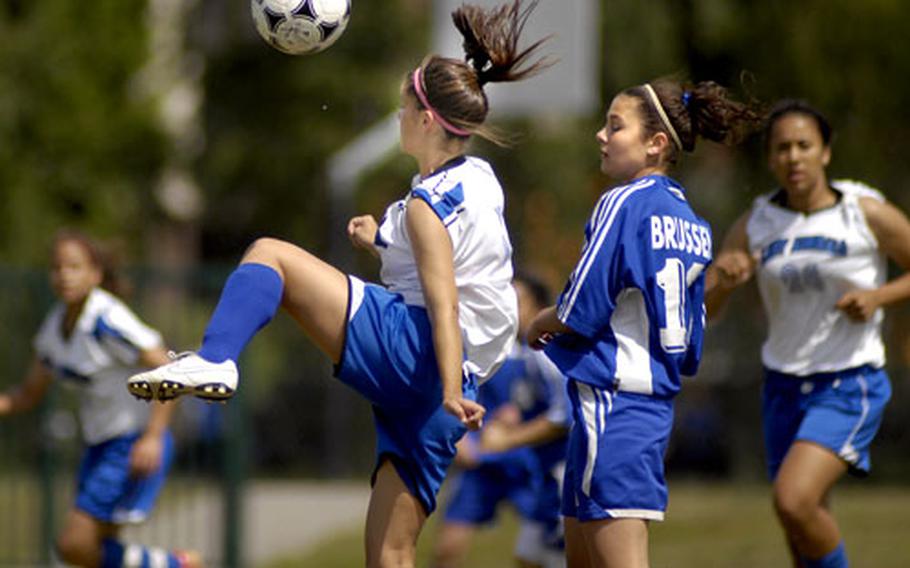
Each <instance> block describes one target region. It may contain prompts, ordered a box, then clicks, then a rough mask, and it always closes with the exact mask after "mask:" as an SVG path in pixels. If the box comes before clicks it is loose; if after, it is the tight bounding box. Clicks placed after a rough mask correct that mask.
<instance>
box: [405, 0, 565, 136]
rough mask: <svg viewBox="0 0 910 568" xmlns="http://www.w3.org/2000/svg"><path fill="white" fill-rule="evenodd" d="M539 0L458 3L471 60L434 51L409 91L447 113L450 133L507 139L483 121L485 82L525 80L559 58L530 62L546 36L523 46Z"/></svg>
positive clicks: (456, 15)
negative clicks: (486, 6) (488, 5)
mask: <svg viewBox="0 0 910 568" xmlns="http://www.w3.org/2000/svg"><path fill="white" fill-rule="evenodd" d="M537 2H538V0H531V2H530V3H528V4H527V5H526V6H525V5H523V4H524V0H512V1H511V2H509V3H507V4H502V5H500V6H497V7H495V8H491V9H484V8H481V7H479V6H473V5H464V6H462V7H461V8H458V9H457V10H455V11H454V12H453V13H452V21H453V23H454V24H455V27H456V28H457V29H458V31H459V32H460V33H461V35H462V37H463V38H464V41H463V44H462V47H463V48H464V52H465V60H464V61H460V60H458V59H450V58H446V57H440V56H438V55H430V56H427V57H426V58H424V60H423V61H422V62H421V64H420V67H419V68H418V69H417V72H415V73H409V74H408V77H407V79H406V80H405V91H406V92H407V93H408V94H410V95H411V96H413V97H415V99H416V100H417V101H418V105H420V108H427V107H429V109H430V110H432V111H433V112H434V113H436V114H438V115H439V116H440V117H442V119H443V121H444V124H443V128H444V129H445V130H446V132H447V133H448V135H449V136H451V137H456V138H458V137H461V138H466V137H468V136H470V135H472V134H476V135H478V136H480V137H482V138H486V139H487V140H490V141H491V142H493V143H495V144H500V145H504V144H505V140H504V139H503V137H502V136H501V135H500V134H498V133H496V132H495V131H494V130H493V129H490V128H487V127H485V126H484V125H483V123H484V121H485V120H486V118H487V114H488V113H489V110H490V109H489V101H488V100H487V95H486V93H484V90H483V86H484V85H485V84H486V83H494V82H511V81H520V80H522V79H526V78H528V77H531V76H533V75H536V74H537V73H540V72H541V71H543V70H544V69H546V68H547V67H549V66H550V65H552V64H553V63H554V62H553V61H551V60H550V59H547V58H540V59H537V60H536V61H534V62H530V63H529V58H530V57H531V56H532V55H533V53H534V52H535V51H536V50H537V49H538V48H539V47H540V45H541V44H542V43H543V42H544V41H546V38H544V39H541V40H539V41H537V42H534V43H533V44H531V46H530V47H527V48H526V49H524V50H521V51H519V50H518V41H519V39H520V37H521V33H522V31H523V30H524V26H525V24H526V23H527V20H528V17H529V16H530V15H531V12H532V11H533V10H534V8H535V7H536V6H537ZM417 88H420V92H418V90H417ZM445 123H447V124H448V125H446V124H445Z"/></svg>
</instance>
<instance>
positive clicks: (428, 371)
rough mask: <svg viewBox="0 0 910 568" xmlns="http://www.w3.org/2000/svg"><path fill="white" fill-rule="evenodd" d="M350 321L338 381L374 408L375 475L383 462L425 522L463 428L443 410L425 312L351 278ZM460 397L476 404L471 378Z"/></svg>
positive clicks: (337, 372)
mask: <svg viewBox="0 0 910 568" xmlns="http://www.w3.org/2000/svg"><path fill="white" fill-rule="evenodd" d="M348 292H349V293H348V317H347V322H348V324H347V332H346V334H345V342H344V349H343V351H342V356H341V362H340V363H339V364H338V365H337V366H336V368H335V376H336V377H338V378H339V379H340V380H341V381H342V382H343V383H345V384H346V385H348V386H350V387H351V388H353V389H354V390H356V391H357V392H359V393H360V394H361V395H363V396H364V397H365V398H366V399H367V400H368V401H370V403H371V404H372V405H373V417H374V421H375V423H376V433H377V451H376V467H375V469H374V472H373V478H374V480H375V475H376V471H378V469H379V466H380V465H382V463H383V462H384V461H385V460H387V459H388V460H390V461H391V462H392V464H393V465H394V466H395V470H396V471H397V472H398V475H399V477H401V480H402V481H403V482H404V483H405V485H406V486H407V487H408V490H409V491H410V492H411V494H412V495H414V496H415V497H416V498H417V499H418V500H419V501H420V503H421V504H422V505H423V508H424V510H425V512H426V513H427V515H429V514H430V513H432V512H433V511H434V510H435V509H436V494H437V493H438V492H439V487H440V486H441V485H442V481H443V479H444V478H445V474H446V469H448V467H449V464H451V463H452V460H453V458H454V457H455V443H456V442H458V440H459V439H461V437H462V436H463V435H464V433H465V432H466V431H467V429H466V428H465V427H464V425H462V424H461V422H460V421H459V420H458V419H457V418H455V417H454V416H452V415H451V414H449V413H448V412H446V411H445V410H444V409H443V408H442V382H441V379H440V378H439V369H438V367H437V365H436V353H435V351H434V349H433V335H432V328H431V326H430V320H429V317H428V315H427V311H426V309H424V308H421V307H418V306H409V305H407V304H405V303H404V300H403V299H402V297H401V295H399V294H394V293H392V292H389V291H388V290H386V289H385V288H383V287H381V286H376V285H373V284H364V282H363V281H361V280H360V279H358V278H356V277H353V276H349V277H348ZM462 384H463V386H462V389H463V393H464V396H465V398H468V399H470V400H476V399H477V386H476V382H475V380H474V378H473V377H468V378H466V379H465V380H464V381H463V383H462Z"/></svg>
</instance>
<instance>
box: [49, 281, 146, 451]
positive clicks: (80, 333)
mask: <svg viewBox="0 0 910 568" xmlns="http://www.w3.org/2000/svg"><path fill="white" fill-rule="evenodd" d="M65 311H66V306H64V305H63V304H57V305H55V306H54V307H53V308H52V309H51V312H50V313H49V314H48V315H47V317H46V318H45V319H44V323H43V324H42V325H41V328H40V330H39V331H38V335H37V336H36V337H35V342H34V347H35V352H36V353H37V355H38V357H39V358H40V359H41V361H42V362H43V363H44V364H45V365H47V367H48V368H49V369H51V370H52V371H53V373H54V376H55V377H56V378H57V379H60V380H61V381H62V382H63V383H65V384H67V385H72V386H74V387H75V388H77V389H78V390H79V394H80V404H79V419H80V422H81V424H82V435H83V438H84V440H85V442H86V443H88V444H91V445H93V444H98V443H101V442H104V441H106V440H110V439H112V438H116V437H118V436H122V435H125V434H130V433H134V432H137V431H140V430H142V429H144V428H145V425H146V422H147V421H148V405H147V404H145V403H143V402H140V401H138V400H134V399H133V398H132V396H131V395H130V394H129V392H128V391H127V389H126V379H127V378H128V377H129V376H130V375H132V374H134V373H136V372H137V368H136V367H135V365H136V362H137V360H138V357H139V352H140V351H143V350H146V349H152V348H155V347H159V346H160V345H161V344H162V341H161V336H160V335H159V334H158V332H157V331H155V330H153V329H151V328H150V327H148V326H147V325H145V324H144V323H142V321H140V320H139V318H137V317H136V315H135V314H133V312H132V311H130V309H129V308H128V307H126V305H124V304H123V302H121V301H120V300H119V299H117V298H116V297H115V296H113V295H112V294H110V293H109V292H107V291H105V290H102V289H100V288H96V289H95V290H93V291H92V292H91V293H90V294H89V297H88V298H87V299H86V301H85V306H84V307H83V308H82V314H81V315H80V316H79V320H78V321H77V322H76V326H75V328H74V329H73V332H72V334H71V335H70V336H69V337H68V338H65V337H63V333H62V330H63V317H64V313H65Z"/></svg>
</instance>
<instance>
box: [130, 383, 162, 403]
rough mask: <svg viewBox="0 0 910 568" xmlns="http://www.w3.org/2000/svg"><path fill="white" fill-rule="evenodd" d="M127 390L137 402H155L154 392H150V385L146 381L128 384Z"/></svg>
mask: <svg viewBox="0 0 910 568" xmlns="http://www.w3.org/2000/svg"><path fill="white" fill-rule="evenodd" d="M127 388H128V389H129V391H130V394H131V395H133V396H134V397H136V398H138V399H139V400H144V401H146V402H149V401H152V400H155V392H154V391H153V390H152V385H150V384H149V383H148V382H146V381H142V382H132V383H128V384H127Z"/></svg>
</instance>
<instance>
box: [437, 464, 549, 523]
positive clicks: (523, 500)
mask: <svg viewBox="0 0 910 568" xmlns="http://www.w3.org/2000/svg"><path fill="white" fill-rule="evenodd" d="M536 463H537V458H536V456H535V455H534V453H533V451H531V449H530V448H521V449H519V450H517V451H511V452H508V453H507V454H505V455H504V457H503V459H497V460H495V461H492V462H489V463H484V464H481V465H480V466H478V467H476V468H474V469H469V470H467V471H464V472H462V473H461V475H459V476H458V477H457V478H455V479H454V480H453V481H454V482H455V483H454V485H455V489H454V490H453V492H452V497H451V498H450V499H449V504H448V507H447V508H446V513H445V520H446V521H447V522H457V523H463V524H468V525H482V524H486V523H489V522H491V521H492V520H493V519H495V518H496V508H497V507H498V506H499V504H500V503H502V502H503V501H508V502H509V503H511V504H512V506H513V507H515V510H516V511H517V512H518V514H519V515H521V516H522V517H523V518H525V519H532V518H533V516H534V514H535V512H536V511H537V498H538V493H539V491H540V485H541V482H542V480H541V476H540V472H539V470H538V469H537V468H536V467H535V466H536Z"/></svg>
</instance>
